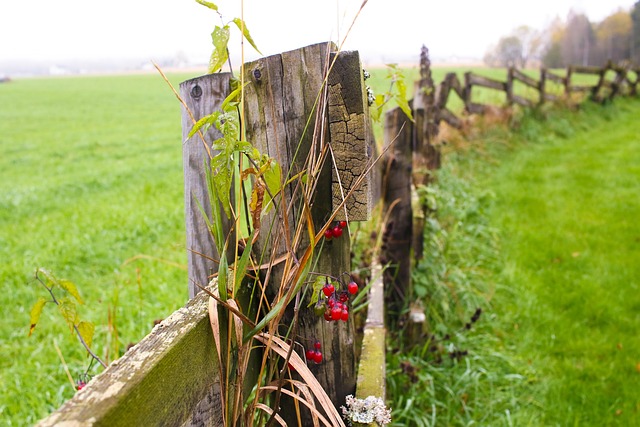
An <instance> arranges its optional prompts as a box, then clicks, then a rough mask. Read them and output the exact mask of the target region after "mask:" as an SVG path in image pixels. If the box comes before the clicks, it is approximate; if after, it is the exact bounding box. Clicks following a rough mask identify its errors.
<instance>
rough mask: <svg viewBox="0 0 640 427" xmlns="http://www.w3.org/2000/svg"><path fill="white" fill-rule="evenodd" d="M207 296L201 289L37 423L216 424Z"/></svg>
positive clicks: (215, 381)
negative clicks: (201, 292) (198, 293)
mask: <svg viewBox="0 0 640 427" xmlns="http://www.w3.org/2000/svg"><path fill="white" fill-rule="evenodd" d="M207 300H208V296H207V295H206V294H200V295H198V296H197V297H196V298H195V299H192V300H191V301H190V302H189V304H188V305H187V306H186V307H185V308H182V309H180V310H178V311H176V312H175V313H173V314H172V315H171V316H169V317H168V318H167V319H165V320H164V321H162V322H161V323H160V324H159V325H157V326H156V327H155V328H154V329H153V331H152V332H151V333H150V334H149V335H147V336H146V337H145V338H144V339H143V340H142V341H140V342H139V343H138V344H137V345H135V346H134V347H132V348H131V349H130V350H129V351H127V353H126V354H125V355H124V356H122V357H121V358H120V359H118V360H117V361H115V362H113V363H112V364H111V365H109V367H108V368H107V369H106V370H104V371H103V372H102V373H101V374H99V375H97V376H96V377H94V378H93V379H92V380H91V382H90V383H89V384H88V385H87V386H86V388H85V389H83V390H82V391H80V392H78V393H77V394H76V395H75V396H74V397H73V398H72V399H71V400H69V401H67V402H66V403H65V404H64V405H63V406H62V407H60V409H58V410H57V411H56V412H54V413H53V414H52V415H50V416H49V417H48V418H46V419H44V420H42V421H41V422H40V423H39V424H38V426H40V427H49V426H51V427H53V426H65V425H66V426H77V427H81V426H82V427H84V426H108V427H118V426H150V427H151V426H168V425H172V426H194V427H195V426H202V427H205V426H219V425H221V423H222V419H221V410H220V409H221V408H220V398H219V393H220V383H219V377H218V374H217V365H216V363H215V362H214V358H213V357H212V355H213V352H214V349H213V338H212V334H211V327H210V325H209V318H208V310H207Z"/></svg>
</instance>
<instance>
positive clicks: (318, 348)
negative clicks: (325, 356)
mask: <svg viewBox="0 0 640 427" xmlns="http://www.w3.org/2000/svg"><path fill="white" fill-rule="evenodd" d="M313 347H314V348H315V349H316V350H320V348H321V347H322V344H320V341H318V340H316V342H314V343H313Z"/></svg>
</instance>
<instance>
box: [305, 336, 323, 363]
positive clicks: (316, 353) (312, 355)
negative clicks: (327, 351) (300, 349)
mask: <svg viewBox="0 0 640 427" xmlns="http://www.w3.org/2000/svg"><path fill="white" fill-rule="evenodd" d="M321 347H322V345H321V344H320V341H318V340H316V342H314V343H313V348H310V349H309V350H307V351H306V353H305V356H307V362H309V361H311V362H315V363H316V364H317V363H322V352H321V351H320V348H321Z"/></svg>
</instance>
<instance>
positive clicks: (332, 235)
mask: <svg viewBox="0 0 640 427" xmlns="http://www.w3.org/2000/svg"><path fill="white" fill-rule="evenodd" d="M346 226H347V221H338V222H336V225H334V226H333V227H329V228H327V229H326V230H325V232H324V238H325V239H327V240H331V239H337V238H338V237H340V236H342V229H343V228H345V227H346Z"/></svg>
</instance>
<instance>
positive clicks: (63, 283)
mask: <svg viewBox="0 0 640 427" xmlns="http://www.w3.org/2000/svg"><path fill="white" fill-rule="evenodd" d="M58 284H59V285H60V287H61V288H62V289H64V290H65V291H67V292H69V294H70V295H71V296H72V297H74V298H75V299H76V301H78V303H79V304H84V301H83V300H82V297H81V296H80V292H78V288H76V285H74V284H73V282H71V281H70V280H67V279H60V280H59V281H58Z"/></svg>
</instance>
